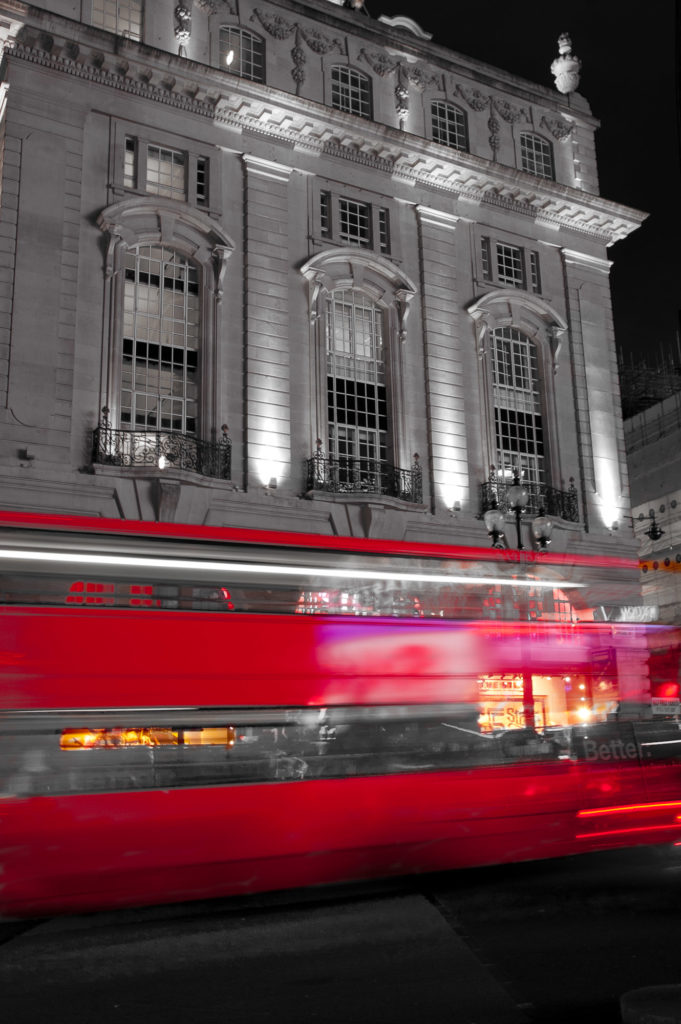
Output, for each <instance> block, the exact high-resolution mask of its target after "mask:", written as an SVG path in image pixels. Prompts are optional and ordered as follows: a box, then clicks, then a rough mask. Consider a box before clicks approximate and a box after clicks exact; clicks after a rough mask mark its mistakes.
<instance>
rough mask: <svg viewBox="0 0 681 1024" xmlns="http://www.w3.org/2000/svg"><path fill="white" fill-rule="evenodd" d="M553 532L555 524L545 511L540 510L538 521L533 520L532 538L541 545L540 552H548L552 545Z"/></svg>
mask: <svg viewBox="0 0 681 1024" xmlns="http://www.w3.org/2000/svg"><path fill="white" fill-rule="evenodd" d="M552 530H553V523H552V522H551V520H550V519H549V517H548V516H547V515H545V514H544V509H543V508H540V509H539V515H538V516H537V518H536V519H533V520H532V536H533V537H534V539H535V541H536V542H537V544H538V545H539V550H540V551H546V549H547V547H548V546H549V544H550V543H551V531H552Z"/></svg>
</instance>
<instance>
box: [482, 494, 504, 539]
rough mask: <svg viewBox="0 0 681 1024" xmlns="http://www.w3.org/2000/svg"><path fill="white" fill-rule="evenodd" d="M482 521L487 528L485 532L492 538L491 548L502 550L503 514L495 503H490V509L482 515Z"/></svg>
mask: <svg viewBox="0 0 681 1024" xmlns="http://www.w3.org/2000/svg"><path fill="white" fill-rule="evenodd" d="M482 518H483V521H484V523H485V526H486V527H487V532H488V534H489V535H490V537H491V538H492V547H493V548H503V546H504V545H503V543H502V539H503V536H504V513H503V512H502V511H501V509H500V508H499V506H498V505H497V503H496V501H493V502H492V507H491V508H488V509H487V511H486V512H485V514H484V515H483V517H482Z"/></svg>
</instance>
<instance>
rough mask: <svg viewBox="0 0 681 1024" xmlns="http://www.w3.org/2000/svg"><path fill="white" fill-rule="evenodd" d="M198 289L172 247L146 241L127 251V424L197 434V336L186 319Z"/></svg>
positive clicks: (194, 271)
mask: <svg viewBox="0 0 681 1024" xmlns="http://www.w3.org/2000/svg"><path fill="white" fill-rule="evenodd" d="M197 288H198V272H197V269H196V267H194V266H193V265H192V264H190V263H189V262H188V261H187V260H185V259H184V257H182V256H180V255H179V254H178V253H176V252H174V251H173V250H171V249H167V248H165V247H163V246H158V245H156V246H153V245H146V246H139V247H138V248H137V249H136V250H132V251H131V252H129V253H128V255H127V257H126V270H125V296H124V317H125V324H126V337H125V338H124V340H123V355H122V358H123V365H122V384H123V386H124V388H125V393H124V394H122V396H121V408H122V416H121V423H122V425H124V424H127V423H134V424H135V426H136V427H138V428H139V429H142V430H144V429H146V430H157V429H159V427H160V428H161V429H164V430H177V431H181V432H183V433H193V432H194V430H195V417H196V412H195V409H194V406H193V403H190V402H189V400H190V398H193V397H194V396H195V395H196V391H197V387H198V351H197V346H198V338H197V336H196V334H192V333H190V331H189V330H188V325H187V319H188V306H189V299H190V296H191V295H192V292H193V291H195V290H197ZM159 342H160V343H159ZM190 404H191V409H189V406H190ZM159 410H160V423H159Z"/></svg>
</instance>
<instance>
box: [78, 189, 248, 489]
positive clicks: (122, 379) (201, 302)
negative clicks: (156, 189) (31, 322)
mask: <svg viewBox="0 0 681 1024" xmlns="http://www.w3.org/2000/svg"><path fill="white" fill-rule="evenodd" d="M97 224H98V226H99V228H100V229H101V230H102V231H105V232H106V233H107V235H108V237H109V244H108V249H107V257H106V282H107V287H106V289H105V292H104V296H105V316H104V322H105V324H106V325H107V327H106V331H105V333H104V338H103V352H102V361H103V372H102V396H101V405H100V408H101V409H102V412H103V420H102V421H101V422H100V425H99V426H98V427H97V429H96V430H95V436H94V439H93V441H94V444H93V452H94V461H95V462H99V463H103V464H107V465H116V466H125V467H136V466H143V467H149V466H153V467H156V468H157V469H167V468H168V466H169V465H172V466H173V467H174V468H175V469H177V470H187V471H189V472H193V473H200V474H201V475H203V476H212V477H219V478H221V479H223V480H229V479H230V472H231V462H230V452H231V441H230V440H229V437H228V436H227V433H226V428H225V430H222V434H221V428H222V424H223V423H225V422H228V417H227V411H228V410H227V396H226V395H225V394H224V391H223V388H222V387H221V383H224V380H225V377H224V368H223V363H222V347H221V346H220V345H219V343H218V342H219V339H218V331H219V329H220V326H219V325H220V323H221V321H222V318H221V317H220V315H219V307H220V302H221V295H222V286H223V277H224V273H225V263H226V260H227V257H228V256H229V254H230V252H231V251H232V249H233V248H234V246H233V244H232V242H231V241H230V239H229V238H228V237H227V236H226V235H225V234H224V233H223V232H222V231H221V230H220V228H219V227H218V226H217V225H215V223H214V221H213V220H212V219H210V218H208V217H207V216H206V215H205V214H203V213H200V212H199V211H197V210H191V209H188V208H178V207H177V205H176V204H174V203H173V201H172V200H169V199H163V198H159V197H157V196H153V197H151V196H138V197H135V198H133V199H125V200H123V201H122V202H120V203H116V204H115V205H113V206H110V207H108V208H107V209H106V210H103V211H102V213H101V214H100V215H99V217H98V220H97Z"/></svg>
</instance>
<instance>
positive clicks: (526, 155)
mask: <svg viewBox="0 0 681 1024" xmlns="http://www.w3.org/2000/svg"><path fill="white" fill-rule="evenodd" d="M520 166H521V167H522V169H523V170H524V171H528V172H529V173H530V174H534V175H536V177H537V178H548V179H550V180H551V181H553V180H554V178H555V177H556V174H555V170H554V167H553V147H552V146H551V143H550V142H547V141H546V139H542V137H541V136H540V135H531V134H530V133H529V132H523V133H522V134H521V136H520Z"/></svg>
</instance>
